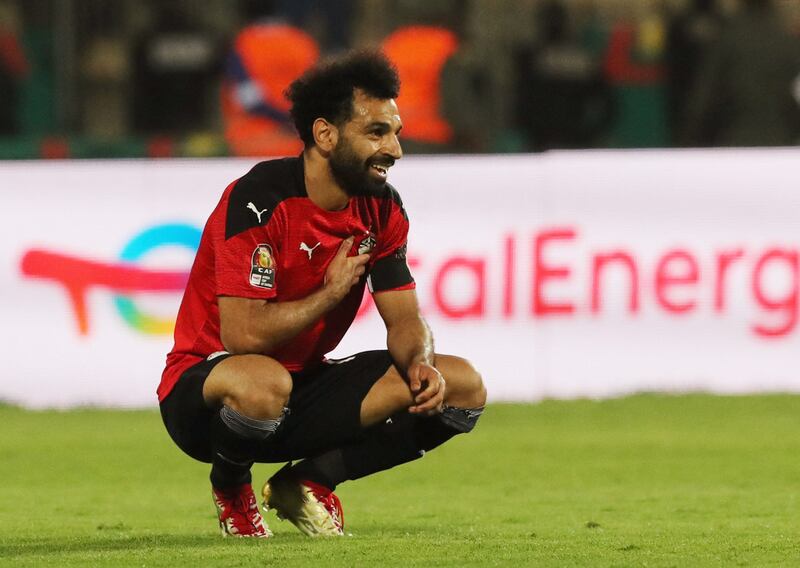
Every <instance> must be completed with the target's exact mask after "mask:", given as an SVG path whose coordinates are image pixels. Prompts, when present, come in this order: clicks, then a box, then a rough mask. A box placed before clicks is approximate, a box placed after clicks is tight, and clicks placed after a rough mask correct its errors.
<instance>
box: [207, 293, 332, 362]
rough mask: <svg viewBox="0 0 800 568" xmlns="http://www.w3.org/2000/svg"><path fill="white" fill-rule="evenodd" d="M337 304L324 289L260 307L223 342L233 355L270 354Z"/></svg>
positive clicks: (253, 309) (255, 307)
mask: <svg viewBox="0 0 800 568" xmlns="http://www.w3.org/2000/svg"><path fill="white" fill-rule="evenodd" d="M338 303H339V300H338V299H337V298H336V297H335V296H334V295H333V294H331V293H330V292H329V291H327V290H326V289H325V288H321V289H319V290H317V291H316V292H314V293H313V294H311V295H309V296H307V297H305V298H303V299H302V300H294V301H290V302H264V303H262V304H258V305H256V306H253V307H252V308H251V312H250V313H249V314H248V317H247V318H246V319H245V321H246V324H245V325H244V326H242V327H243V328H244V329H241V328H240V329H237V330H235V332H233V333H231V334H230V336H229V337H227V338H226V337H223V343H224V344H225V347H226V348H227V350H228V351H230V352H231V353H264V354H270V353H272V352H274V351H275V349H277V348H278V347H280V346H281V345H282V344H283V343H285V342H287V341H289V340H291V339H293V338H294V337H296V336H297V335H298V334H299V333H300V332H301V331H303V330H304V329H306V328H308V327H309V326H310V325H312V324H313V323H314V322H316V321H317V320H319V318H321V317H322V316H323V315H325V314H326V313H327V312H328V311H330V310H331V309H333V307H335V306H336V305H337V304H338ZM226 340H227V341H226Z"/></svg>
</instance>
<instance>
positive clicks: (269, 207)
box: [225, 158, 306, 240]
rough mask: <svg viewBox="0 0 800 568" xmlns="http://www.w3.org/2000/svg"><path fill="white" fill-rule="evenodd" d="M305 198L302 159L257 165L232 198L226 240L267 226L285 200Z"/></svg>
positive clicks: (245, 176)
mask: <svg viewBox="0 0 800 568" xmlns="http://www.w3.org/2000/svg"><path fill="white" fill-rule="evenodd" d="M305 195H306V192H305V185H304V183H303V161H302V159H300V158H284V159H281V160H269V161H266V162H261V163H259V164H256V165H255V166H254V167H253V169H252V170H250V171H249V172H247V173H246V174H245V175H243V176H242V177H241V178H239V180H238V181H237V182H236V185H235V186H234V187H233V189H232V190H231V193H230V196H229V197H228V211H227V213H226V216H225V239H226V240H227V239H230V238H231V237H234V236H236V235H238V234H239V233H243V232H244V231H247V230H248V229H252V228H253V227H259V226H263V225H266V224H267V223H269V220H270V219H271V218H272V214H273V213H274V212H275V208H276V207H277V206H278V204H280V202H281V201H283V200H284V199H287V198H289V197H303V196H305Z"/></svg>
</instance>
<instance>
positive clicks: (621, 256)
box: [592, 251, 639, 314]
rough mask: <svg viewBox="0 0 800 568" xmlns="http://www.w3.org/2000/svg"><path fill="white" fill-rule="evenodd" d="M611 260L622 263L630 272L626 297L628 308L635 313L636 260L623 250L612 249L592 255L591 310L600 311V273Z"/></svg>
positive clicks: (637, 290) (637, 291)
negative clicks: (628, 291)
mask: <svg viewBox="0 0 800 568" xmlns="http://www.w3.org/2000/svg"><path fill="white" fill-rule="evenodd" d="M612 262H616V263H622V264H623V265H624V266H625V267H627V269H628V274H630V283H631V284H630V287H629V290H630V294H629V299H628V310H629V311H630V312H631V313H632V314H635V313H636V312H638V311H639V270H638V268H637V266H636V261H635V260H634V259H633V257H632V256H631V255H630V254H629V253H627V252H625V251H613V252H610V253H608V254H598V255H595V257H594V262H593V264H592V312H593V313H597V312H599V311H600V297H601V294H600V273H601V272H602V270H603V267H604V266H606V265H607V264H610V263H612Z"/></svg>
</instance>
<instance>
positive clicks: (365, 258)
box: [352, 253, 369, 266]
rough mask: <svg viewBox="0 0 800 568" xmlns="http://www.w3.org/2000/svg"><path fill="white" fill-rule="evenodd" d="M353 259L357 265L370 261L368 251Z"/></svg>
mask: <svg viewBox="0 0 800 568" xmlns="http://www.w3.org/2000/svg"><path fill="white" fill-rule="evenodd" d="M352 260H353V263H354V264H355V265H356V266H364V265H365V264H367V262H368V261H369V255H368V254H367V253H364V254H359V255H357V256H354V257H352Z"/></svg>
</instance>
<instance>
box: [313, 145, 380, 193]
mask: <svg viewBox="0 0 800 568" xmlns="http://www.w3.org/2000/svg"><path fill="white" fill-rule="evenodd" d="M393 163H394V160H393V159H391V158H375V157H372V158H369V159H367V160H364V159H362V158H359V157H358V155H357V154H356V153H355V151H353V148H352V146H351V145H350V143H349V142H347V140H346V139H342V140H341V141H340V142H339V144H337V146H336V148H334V149H333V151H332V152H331V157H330V160H329V164H330V166H331V172H332V173H333V178H334V179H335V180H336V183H338V184H339V185H340V186H341V188H342V189H343V190H344V191H345V193H347V195H349V196H350V197H356V196H360V195H365V196H370V195H382V194H383V191H384V189H385V188H386V180H382V179H375V178H374V177H373V176H372V175H371V174H370V169H371V167H372V165H373V164H384V165H392V164H393Z"/></svg>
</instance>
